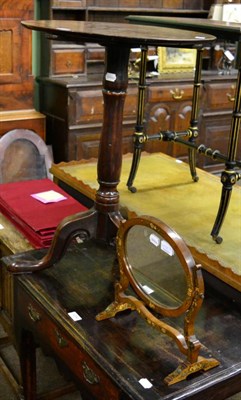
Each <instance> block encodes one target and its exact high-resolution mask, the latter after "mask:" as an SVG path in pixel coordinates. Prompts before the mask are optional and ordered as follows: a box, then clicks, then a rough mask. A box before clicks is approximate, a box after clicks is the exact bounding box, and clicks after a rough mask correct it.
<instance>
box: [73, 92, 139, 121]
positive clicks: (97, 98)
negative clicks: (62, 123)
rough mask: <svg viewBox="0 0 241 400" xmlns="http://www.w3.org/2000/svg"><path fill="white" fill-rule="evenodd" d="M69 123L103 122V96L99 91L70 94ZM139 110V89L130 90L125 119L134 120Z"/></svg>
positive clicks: (125, 108)
mask: <svg viewBox="0 0 241 400" xmlns="http://www.w3.org/2000/svg"><path fill="white" fill-rule="evenodd" d="M69 95H70V99H69V109H70V113H69V123H70V125H71V124H73V125H75V124H81V123H83V122H84V123H87V122H97V121H101V122H102V120H103V96H102V91H101V90H100V89H99V90H81V91H77V92H70V93H69ZM136 109H137V88H130V89H129V90H128V94H127V96H126V100H125V105H124V115H125V119H133V118H134V117H135V115H136Z"/></svg>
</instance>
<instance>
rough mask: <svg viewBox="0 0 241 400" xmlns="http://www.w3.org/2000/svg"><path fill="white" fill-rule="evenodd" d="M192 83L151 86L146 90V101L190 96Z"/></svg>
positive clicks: (179, 99) (177, 99) (179, 98)
mask: <svg viewBox="0 0 241 400" xmlns="http://www.w3.org/2000/svg"><path fill="white" fill-rule="evenodd" d="M192 93H193V85H191V84H190V85H179V84H178V83H177V84H176V85H170V86H152V87H150V88H149V90H148V102H150V103H154V102H161V101H173V100H174V101H181V100H190V99H191V98H192Z"/></svg>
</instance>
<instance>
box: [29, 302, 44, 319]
mask: <svg viewBox="0 0 241 400" xmlns="http://www.w3.org/2000/svg"><path fill="white" fill-rule="evenodd" d="M28 315H29V317H30V318H31V320H32V321H33V322H38V321H40V320H41V316H40V314H39V313H38V311H37V310H35V308H34V307H33V306H32V304H29V306H28Z"/></svg>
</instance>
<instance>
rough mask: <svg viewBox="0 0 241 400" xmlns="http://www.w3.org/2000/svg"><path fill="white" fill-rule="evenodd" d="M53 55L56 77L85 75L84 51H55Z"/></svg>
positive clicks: (53, 67)
mask: <svg viewBox="0 0 241 400" xmlns="http://www.w3.org/2000/svg"><path fill="white" fill-rule="evenodd" d="M52 55H53V58H52V60H53V61H52V73H53V74H54V75H61V74H65V75H66V74H67V75H73V74H83V73H85V71H86V68H85V51H84V49H53V54H52Z"/></svg>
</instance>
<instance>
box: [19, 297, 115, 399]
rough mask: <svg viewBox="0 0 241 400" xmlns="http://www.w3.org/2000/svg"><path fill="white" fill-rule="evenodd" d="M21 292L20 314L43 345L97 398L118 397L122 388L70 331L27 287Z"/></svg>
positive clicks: (27, 326)
mask: <svg viewBox="0 0 241 400" xmlns="http://www.w3.org/2000/svg"><path fill="white" fill-rule="evenodd" d="M18 294H19V299H18V301H21V304H22V308H21V310H23V311H22V312H23V315H20V316H19V318H22V319H23V320H25V321H26V329H30V331H31V332H32V333H33V334H34V336H35V338H36V339H37V342H38V343H39V344H40V346H41V345H42V346H43V347H44V346H47V347H48V348H49V349H51V352H53V353H54V354H55V355H56V356H57V357H58V358H59V359H60V360H61V361H62V362H63V363H64V364H65V366H66V367H67V368H68V369H69V370H70V371H71V373H72V374H73V375H74V376H75V378H77V380H78V381H79V382H80V384H81V386H82V387H85V388H86V390H88V392H89V393H90V394H91V395H92V396H94V398H98V399H102V400H119V398H120V396H119V394H120V392H119V390H118V389H117V388H116V386H115V385H114V383H113V382H112V381H111V380H110V379H109V377H108V376H107V375H106V374H105V372H104V371H102V370H101V368H100V367H99V366H98V365H97V364H96V362H95V361H94V360H92V358H91V357H90V356H89V355H88V354H87V353H86V352H85V351H84V350H83V349H82V348H81V347H80V345H79V344H78V343H77V342H76V341H74V339H73V338H71V337H70V334H68V333H67V332H66V331H65V330H64V328H62V327H59V325H58V323H56V322H55V320H54V319H52V318H51V316H49V315H48V314H47V312H45V310H43V309H42V307H41V306H40V305H39V304H38V303H37V302H35V301H34V300H33V299H31V298H30V297H29V296H28V295H27V294H26V293H25V292H24V291H22V290H19V292H18ZM63 324H64V322H63Z"/></svg>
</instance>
